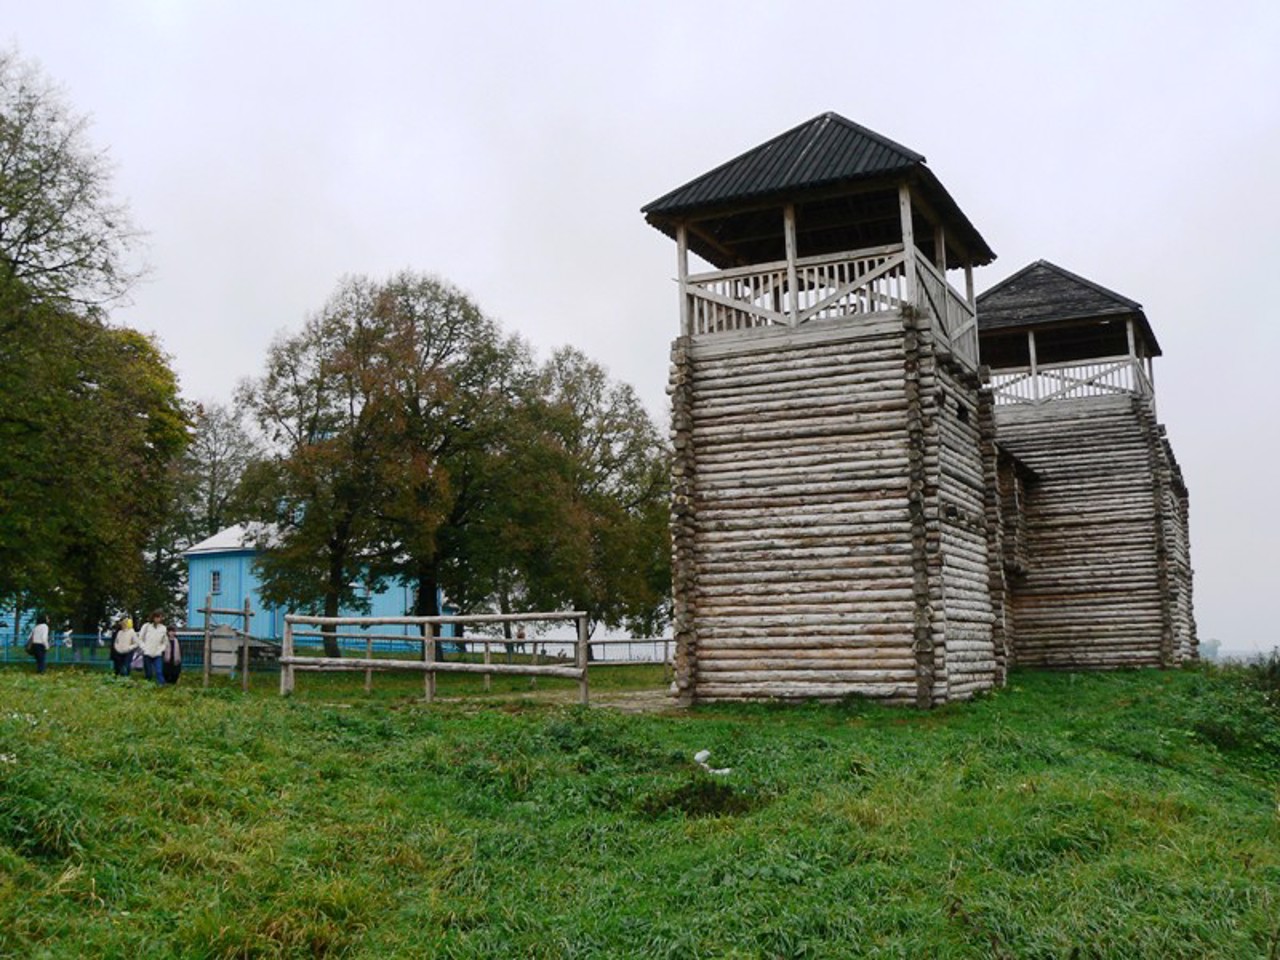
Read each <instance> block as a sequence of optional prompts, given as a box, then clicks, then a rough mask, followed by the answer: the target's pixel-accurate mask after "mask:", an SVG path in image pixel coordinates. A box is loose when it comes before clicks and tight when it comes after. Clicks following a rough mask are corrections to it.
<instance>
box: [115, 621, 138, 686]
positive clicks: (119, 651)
mask: <svg viewBox="0 0 1280 960" xmlns="http://www.w3.org/2000/svg"><path fill="white" fill-rule="evenodd" d="M137 649H138V633H137V631H136V630H134V629H133V621H132V620H131V619H129V618H128V617H125V618H124V619H123V620H121V621H120V629H119V630H117V631H116V638H115V639H114V640H113V641H111V652H112V653H113V654H114V655H115V663H116V676H117V677H127V676H128V675H129V670H130V669H131V668H132V667H133V652H134V651H135V650H137Z"/></svg>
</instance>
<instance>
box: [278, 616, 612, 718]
mask: <svg viewBox="0 0 1280 960" xmlns="http://www.w3.org/2000/svg"><path fill="white" fill-rule="evenodd" d="M538 622H541V623H546V622H562V623H563V622H572V623H573V624H575V626H576V628H577V630H576V634H577V636H576V638H575V639H574V640H573V641H561V642H568V643H570V644H571V645H572V647H573V651H574V657H573V665H572V666H564V665H561V664H542V663H538V662H537V659H538V657H537V652H536V647H535V653H534V658H533V660H534V662H532V663H528V664H523V663H502V664H495V663H493V662H492V658H491V652H490V650H489V648H487V647H486V652H485V660H486V662H485V663H471V662H462V661H450V660H445V659H443V658H442V657H440V656H438V655H437V654H438V648H437V644H439V643H442V642H448V641H445V640H443V639H442V638H440V637H436V636H433V635H432V629H431V628H432V627H436V626H444V625H445V624H449V623H452V624H458V625H459V626H461V627H463V629H464V632H465V628H466V627H467V626H468V625H473V626H479V625H493V624H502V623H538ZM404 625H410V626H416V627H417V628H418V629H420V630H421V631H422V634H423V635H422V637H421V638H420V639H419V640H417V641H414V640H412V639H409V638H404V640H401V642H402V643H403V642H409V643H413V644H414V645H416V646H417V647H418V648H419V650H420V653H419V658H418V659H415V660H404V659H398V658H394V657H374V656H373V655H372V652H373V648H372V644H373V643H374V641H373V640H372V639H371V638H365V641H364V642H365V643H366V644H368V646H367V647H366V655H365V656H363V657H350V658H347V657H325V656H320V657H317V656H298V654H297V651H296V637H295V635H294V634H295V628H297V627H320V628H322V629H321V631H320V632H321V633H324V632H325V631H324V629H323V628H326V627H327V628H330V629H329V632H331V633H332V634H333V635H334V639H335V640H336V639H337V633H338V629H339V628H341V627H379V626H404ZM299 633H304V634H306V633H308V631H305V630H303V631H299ZM309 633H315V631H314V630H313V631H310V632H309ZM383 642H386V641H383ZM589 645H590V641H589V639H588V638H587V614H586V613H585V612H583V611H581V610H567V611H559V612H556V613H512V614H476V615H469V616H453V617H409V616H405V617H313V616H306V615H301V614H289V615H288V616H286V617H285V618H284V640H283V643H282V644H281V651H280V695H281V696H288V695H289V694H291V693H293V691H294V687H295V684H296V681H297V672H298V671H303V672H329V671H363V672H364V674H365V687H366V688H368V687H370V686H371V684H372V679H373V672H374V671H375V670H402V671H411V672H421V673H422V675H423V697H424V698H425V699H426V700H427V702H428V703H429V702H431V701H432V700H434V699H435V694H436V676H437V675H438V674H440V673H480V674H484V675H485V676H486V678H488V677H491V676H492V675H494V674H514V675H518V676H527V677H533V678H535V679H536V678H537V677H560V678H564V679H569V680H577V681H578V699H579V702H581V703H583V704H585V703H587V702H588V700H589V698H590V689H589V682H588V676H587V666H588V662H589V657H588V653H587V651H588V648H589ZM486 682H487V681H486Z"/></svg>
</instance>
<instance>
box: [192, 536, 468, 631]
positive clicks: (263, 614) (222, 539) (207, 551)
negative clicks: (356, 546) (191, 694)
mask: <svg viewBox="0 0 1280 960" xmlns="http://www.w3.org/2000/svg"><path fill="white" fill-rule="evenodd" d="M184 556H185V557H186V558H187V583H188V591H187V624H188V625H189V626H191V627H192V628H198V627H199V626H201V625H202V624H203V623H204V615H203V614H201V613H200V612H199V610H200V608H201V607H203V606H204V601H205V598H206V597H210V596H211V597H212V598H213V606H214V607H216V608H221V609H224V610H239V609H242V608H243V607H244V602H245V600H246V599H247V600H248V601H249V605H250V607H251V609H252V611H253V614H254V616H253V624H252V627H251V633H252V634H253V636H255V637H257V638H259V639H262V640H279V639H280V638H281V637H282V636H283V634H284V617H285V613H286V612H288V611H286V610H284V609H283V608H281V607H271V606H267V605H266V604H264V603H263V601H262V597H261V594H260V593H259V588H260V586H261V584H260V581H259V579H258V574H257V572H256V570H255V569H254V565H253V562H254V560H255V559H256V558H257V556H258V551H257V549H256V548H255V547H254V546H253V542H252V538H251V537H250V536H249V531H248V529H247V528H246V527H245V526H243V525H241V524H237V525H236V526H233V527H228V528H227V529H225V530H222V531H219V532H218V533H216V534H214V535H213V536H212V537H209V538H208V539H207V540H202V541H201V542H200V543H197V544H196V545H195V546H194V547H192V548H191V549H190V550H188V551H187V552H186V553H185V554H184ZM366 596H367V597H368V598H369V610H368V611H367V612H365V611H360V610H348V609H343V610H342V611H341V612H340V615H341V616H344V617H348V616H373V617H401V616H405V615H407V614H412V612H413V607H414V602H413V601H414V590H413V588H412V587H411V586H409V585H407V584H400V583H393V584H388V585H387V586H385V587H383V588H382V589H380V590H373V591H369V592H368V593H367V594H366ZM439 608H440V610H442V611H443V612H444V613H445V614H446V615H447V614H449V613H452V612H453V611H452V610H450V609H449V607H448V605H447V604H446V603H445V602H444V598H443V596H441V597H440V605H439ZM213 620H214V622H215V623H228V624H231V625H234V626H238V625H239V623H240V619H239V618H238V617H233V616H228V615H216V616H215V617H214V618H213ZM377 632H378V633H403V634H405V635H406V636H416V635H417V632H418V631H417V628H416V627H413V626H410V625H404V626H396V627H390V626H382V627H378V628H377ZM442 635H443V636H446V637H450V636H454V635H455V634H454V627H453V625H452V624H450V625H447V626H445V627H444V629H443V631H442Z"/></svg>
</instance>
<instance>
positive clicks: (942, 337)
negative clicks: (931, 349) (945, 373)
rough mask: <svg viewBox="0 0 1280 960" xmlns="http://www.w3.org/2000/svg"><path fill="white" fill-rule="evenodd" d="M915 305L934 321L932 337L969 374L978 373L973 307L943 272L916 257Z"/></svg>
mask: <svg viewBox="0 0 1280 960" xmlns="http://www.w3.org/2000/svg"><path fill="white" fill-rule="evenodd" d="M915 262H916V283H917V294H916V302H917V305H918V306H919V308H920V309H921V310H922V311H924V313H925V314H926V315H927V316H928V317H929V318H930V319H931V320H932V321H933V335H934V337H935V338H936V339H937V340H938V341H939V342H940V343H941V344H942V345H943V346H945V347H946V348H947V349H949V350H950V351H951V353H952V354H953V355H954V356H955V357H956V359H958V360H959V361H960V362H961V363H963V364H964V365H965V366H967V367H968V368H969V369H970V370H976V369H978V320H977V316H976V315H975V313H974V309H973V307H971V306H969V302H968V301H967V300H966V299H965V298H964V297H963V296H961V295H960V294H959V293H958V292H956V291H955V290H954V289H952V287H951V284H949V283H947V280H946V277H944V276H943V275H942V272H941V271H940V270H939V269H938V268H937V267H935V266H934V265H933V264H932V263H930V262H929V261H928V260H926V259H925V258H924V257H922V256H919V255H917V256H916V258H915Z"/></svg>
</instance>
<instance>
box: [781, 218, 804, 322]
mask: <svg viewBox="0 0 1280 960" xmlns="http://www.w3.org/2000/svg"><path fill="white" fill-rule="evenodd" d="M782 229H783V232H784V233H785V235H786V243H787V292H788V294H789V295H790V298H791V310H790V315H791V321H790V322H791V326H793V327H794V326H795V325H796V321H797V320H798V319H799V317H800V289H799V286H798V285H797V281H796V208H795V205H794V204H790V203H788V204H787V205H786V206H785V207H783V208H782Z"/></svg>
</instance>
